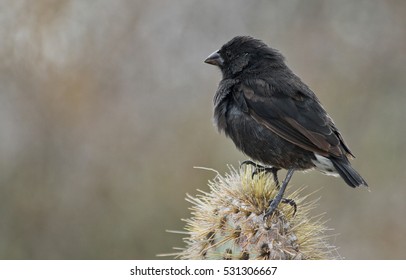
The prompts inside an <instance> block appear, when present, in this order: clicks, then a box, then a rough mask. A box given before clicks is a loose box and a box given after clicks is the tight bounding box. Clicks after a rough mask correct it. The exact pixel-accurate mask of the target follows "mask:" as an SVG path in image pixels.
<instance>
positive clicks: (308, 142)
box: [205, 36, 367, 215]
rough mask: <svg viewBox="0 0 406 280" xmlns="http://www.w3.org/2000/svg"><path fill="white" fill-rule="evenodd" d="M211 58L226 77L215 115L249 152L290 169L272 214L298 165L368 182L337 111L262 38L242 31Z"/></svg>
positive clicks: (273, 166) (271, 167) (358, 182)
mask: <svg viewBox="0 0 406 280" xmlns="http://www.w3.org/2000/svg"><path fill="white" fill-rule="evenodd" d="M205 62H206V63H209V64H212V65H216V66H218V67H219V68H220V70H221V72H222V74H223V79H222V80H221V82H220V84H219V87H218V89H217V92H216V94H215V96H214V120H215V123H216V125H217V127H218V129H219V130H220V131H224V132H225V134H226V136H227V137H230V138H231V139H232V140H233V142H234V144H235V145H236V146H237V148H238V149H239V150H241V151H242V152H243V153H244V154H246V155H247V156H249V157H250V158H251V159H253V160H254V161H256V162H259V163H260V164H263V165H264V166H267V169H268V170H270V171H272V173H273V174H274V178H275V181H276V182H277V184H278V185H279V182H278V180H277V175H276V173H277V171H278V170H279V169H282V168H283V169H287V170H288V173H287V176H286V178H285V180H284V181H283V183H282V186H281V187H280V193H279V194H278V196H277V197H276V198H275V199H274V200H273V201H272V202H271V205H270V209H269V210H268V211H267V213H266V214H267V215H270V214H271V213H272V212H273V210H275V208H276V207H277V205H278V204H279V202H280V201H281V200H282V196H283V193H284V191H285V188H286V185H287V184H288V182H289V180H290V178H291V176H292V175H293V172H294V171H296V170H308V169H313V168H315V169H317V170H319V171H321V172H323V173H325V174H328V175H336V176H337V175H339V176H341V178H343V179H344V181H345V182H346V183H347V184H348V185H349V186H351V187H358V186H361V185H364V186H367V183H366V181H365V180H364V179H363V178H362V177H361V176H360V175H359V174H358V172H357V171H355V170H354V168H352V167H351V164H350V162H349V158H352V157H353V154H352V152H351V151H350V149H349V147H348V146H347V144H346V143H345V142H344V139H343V137H342V136H341V134H340V132H339V131H338V129H337V127H336V125H335V124H334V122H333V120H332V119H331V117H330V116H329V115H328V114H327V112H326V111H325V110H324V108H323V106H322V105H321V104H320V101H319V100H318V98H317V97H316V95H315V94H314V93H313V91H312V90H311V89H310V88H309V87H308V86H307V85H305V84H304V83H303V82H302V81H301V80H300V78H299V77H298V76H296V75H295V74H294V73H293V72H292V71H291V70H290V69H289V68H288V67H287V66H286V64H285V62H284V57H283V56H282V55H281V54H280V53H279V52H278V51H277V50H275V49H272V48H270V47H268V46H267V45H266V44H264V43H263V42H262V41H260V40H257V39H254V38H252V37H248V36H238V37H235V38H233V39H232V40H231V41H229V42H228V43H226V44H225V45H224V46H222V47H221V49H220V50H218V51H215V52H214V53H212V54H211V55H210V56H209V57H208V58H207V59H206V60H205Z"/></svg>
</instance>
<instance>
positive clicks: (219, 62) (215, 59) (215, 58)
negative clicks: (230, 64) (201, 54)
mask: <svg viewBox="0 0 406 280" xmlns="http://www.w3.org/2000/svg"><path fill="white" fill-rule="evenodd" d="M204 62H205V63H208V64H212V65H216V66H223V62H224V60H223V58H222V57H221V55H220V54H219V53H218V51H215V52H214V53H212V54H211V55H209V57H208V58H206V60H205V61H204Z"/></svg>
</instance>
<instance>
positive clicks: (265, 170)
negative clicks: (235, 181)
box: [240, 160, 279, 189]
mask: <svg viewBox="0 0 406 280" xmlns="http://www.w3.org/2000/svg"><path fill="white" fill-rule="evenodd" d="M243 165H252V166H254V168H255V169H254V171H253V172H252V178H254V176H255V175H258V174H259V173H272V175H273V179H274V181H275V184H276V188H277V189H279V180H278V174H277V173H278V170H279V168H276V167H271V166H270V167H268V166H263V165H260V164H258V163H256V162H253V161H252V160H244V161H243V162H241V164H240V168H241V167H242V166H243Z"/></svg>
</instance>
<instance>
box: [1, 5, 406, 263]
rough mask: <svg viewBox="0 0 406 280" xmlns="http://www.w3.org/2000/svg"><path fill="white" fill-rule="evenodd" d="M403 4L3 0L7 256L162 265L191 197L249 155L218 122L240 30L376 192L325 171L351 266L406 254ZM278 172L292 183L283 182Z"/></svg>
mask: <svg viewBox="0 0 406 280" xmlns="http://www.w3.org/2000/svg"><path fill="white" fill-rule="evenodd" d="M405 15H406V2H405V1H400V0H399V1H352V0H345V1H321V0H320V1H318V0H312V1H299V0H289V1H282V0H279V1H250V2H249V4H248V2H247V1H215V0H211V1H198V0H187V1H186V0H184V1H181V0H176V1H163V0H162V1H133V0H127V1H125V0H120V1H109V0H99V1H82V0H55V1H53V0H37V1H28V0H27V1H22V0H15V1H5V0H2V1H0V36H1V40H0V61H1V62H0V258H1V259H155V258H158V257H157V256H156V255H157V254H159V253H168V252H173V249H172V247H182V246H184V244H183V242H182V239H181V238H182V236H181V235H178V234H171V233H167V232H165V230H167V229H169V230H182V229H183V227H184V225H185V224H184V222H182V221H181V218H187V217H189V216H190V211H189V210H188V207H190V204H189V203H188V202H186V201H185V200H184V198H185V194H186V193H190V194H192V195H195V194H196V193H197V191H196V189H202V190H208V187H207V185H206V184H207V180H209V179H212V178H213V177H214V175H215V174H214V173H212V172H209V171H204V170H199V169H194V168H193V167H194V166H204V167H209V168H214V169H216V170H218V171H220V172H221V173H223V172H225V171H227V170H228V168H227V164H232V165H234V166H238V163H239V161H242V160H244V159H246V157H245V156H244V155H243V154H241V153H240V152H238V151H237V150H236V148H235V147H234V144H233V143H232V142H231V140H229V139H226V138H225V137H224V135H220V134H218V132H217V129H216V128H215V127H214V126H213V124H212V98H213V95H214V93H215V91H216V88H217V85H218V82H219V81H220V78H221V76H220V72H219V70H217V69H216V68H215V67H213V66H210V65H207V64H204V63H203V60H204V59H205V58H206V57H207V56H208V55H209V54H210V53H211V52H213V51H214V50H216V49H218V48H220V47H221V46H222V45H223V44H224V43H225V42H226V41H228V40H230V39H231V38H232V37H234V36H236V35H251V36H254V37H256V38H259V39H262V40H263V41H264V42H265V43H267V44H269V45H270V46H272V47H274V48H277V49H279V50H280V51H281V52H282V53H283V54H284V55H285V57H286V59H287V64H288V65H289V66H290V67H291V68H292V69H293V71H294V72H295V73H296V74H298V75H299V76H300V77H301V78H302V80H303V81H304V82H305V83H307V84H308V85H309V86H310V88H312V89H313V91H315V92H316V94H317V95H318V97H319V98H320V100H321V101H322V103H323V105H324V107H325V108H326V110H327V111H328V112H329V113H330V115H331V116H332V117H333V118H334V120H335V122H336V124H337V126H338V128H339V129H340V130H341V132H342V134H343V135H344V137H345V139H346V141H347V143H348V145H349V146H350V147H351V149H352V151H353V152H354V153H355V155H356V156H357V158H356V159H355V160H354V161H353V162H352V163H353V166H354V167H355V168H356V169H357V170H358V171H359V172H360V173H361V174H362V175H363V177H364V178H366V180H367V181H368V183H369V185H370V192H368V191H366V190H365V189H356V190H353V189H351V188H349V187H347V186H346V185H345V183H344V182H343V181H342V180H340V179H336V178H333V177H328V176H324V175H322V174H320V173H318V172H308V173H306V174H300V173H296V174H295V176H294V177H293V180H292V185H293V186H297V187H299V186H308V188H307V192H309V193H310V192H313V191H315V190H319V191H318V192H317V193H316V194H315V195H313V197H314V198H317V197H321V200H320V206H319V208H317V209H316V210H315V214H319V213H324V212H325V213H326V217H327V218H328V226H329V227H331V228H332V229H333V230H332V232H331V234H333V235H334V237H333V238H332V240H331V242H332V243H333V244H334V245H336V246H338V247H339V252H340V254H341V255H342V256H343V257H344V258H346V259H405V258H406V241H405V235H406V224H405V214H406V203H405V200H406V189H405V188H406V172H405V167H406V148H405V147H406V138H405V136H406V114H405V105H406V95H405V87H406V77H405V73H406V52H405V50H406V31H405V30H406V17H405ZM280 176H282V177H283V176H284V173H281V175H280Z"/></svg>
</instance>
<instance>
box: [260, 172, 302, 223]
mask: <svg viewBox="0 0 406 280" xmlns="http://www.w3.org/2000/svg"><path fill="white" fill-rule="evenodd" d="M294 172H295V169H294V168H291V169H289V170H288V173H287V174H286V178H285V180H283V183H282V186H281V188H280V189H279V192H278V194H277V195H276V196H275V198H274V199H272V200H271V201H270V204H269V208H268V210H266V212H265V215H264V219H266V218H267V217H268V216H269V215H271V214H272V213H273V211H275V209H276V207H278V205H279V203H280V202H281V201H282V200H283V194H284V193H285V190H286V187H287V186H288V183H289V181H290V179H291V178H292V175H293V173H294ZM284 201H285V203H289V204H293V205H294V208H295V213H296V207H295V206H296V203H295V202H294V201H293V200H290V199H285V200H284ZM292 201H293V202H292Z"/></svg>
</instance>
